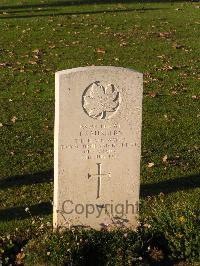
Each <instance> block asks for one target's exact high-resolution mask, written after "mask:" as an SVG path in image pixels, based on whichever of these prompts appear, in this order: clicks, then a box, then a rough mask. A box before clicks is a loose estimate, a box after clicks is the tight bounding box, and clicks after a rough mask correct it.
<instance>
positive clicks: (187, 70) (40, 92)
mask: <svg viewBox="0 0 200 266" xmlns="http://www.w3.org/2000/svg"><path fill="white" fill-rule="evenodd" d="M79 2H80V3H79ZM79 2H78V1H73V4H72V1H52V0H51V1H50V0H49V1H47V0H46V1H39V0H35V1H34V0H32V1H17V0H4V1H1V4H0V24H1V34H0V71H1V75H0V88H1V89H0V123H1V124H0V125H1V127H0V140H1V143H0V144H1V145H0V233H3V234H5V233H12V232H13V231H15V230H16V228H18V229H19V228H21V229H23V230H28V229H29V227H30V224H31V222H32V220H31V219H30V217H29V215H28V214H27V213H26V212H25V208H26V207H29V208H30V211H31V213H32V215H33V216H34V215H36V216H40V217H43V218H44V219H45V221H51V219H52V208H51V201H52V200H53V193H52V192H53V182H52V169H53V124H54V73H55V72H56V71H58V70H62V69H67V68H73V67H79V66H89V65H113V66H121V67H128V68H133V69H136V70H138V71H140V72H143V73H144V100H143V132H142V160H141V182H142V185H141V196H142V197H141V204H142V205H141V208H140V211H141V215H142V216H144V217H145V215H147V214H148V213H149V210H150V208H151V205H150V204H149V201H148V196H151V197H152V196H155V197H157V196H158V194H159V193H160V192H163V193H164V195H165V196H164V203H166V205H167V204H169V202H170V203H171V204H172V205H173V204H175V203H176V202H177V201H180V202H183V201H184V202H186V203H187V204H188V205H189V206H191V207H192V206H196V205H197V206H198V203H200V196H199V195H200V194H199V193H200V189H199V187H200V181H199V178H200V176H199V172H200V170H199V166H200V141H199V135H200V94H199V79H200V76H199V73H198V67H199V55H200V47H199V41H200V38H199V37H200V31H199V24H200V20H199V9H198V8H197V7H198V5H199V4H198V3H192V2H172V3H171V2H159V3H144V2H141V3H138V2H134V1H121V3H120V1H112V3H106V1H104V2H103V1H96V2H97V3H96V4H93V3H92V1H91V3H89V2H90V1H87V3H84V0H83V1H79ZM47 3H48V4H47ZM69 3H71V4H69ZM68 4H69V5H68ZM98 48H102V49H104V50H105V53H98V52H97V49H98ZM165 155H167V161H166V162H163V157H164V156H165ZM150 162H153V163H154V166H153V167H151V168H149V167H148V163H150Z"/></svg>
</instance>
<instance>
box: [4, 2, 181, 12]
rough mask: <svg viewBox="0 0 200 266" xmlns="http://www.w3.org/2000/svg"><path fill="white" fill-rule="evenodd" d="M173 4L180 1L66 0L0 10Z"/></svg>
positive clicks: (12, 6)
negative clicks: (99, 5) (98, 5)
mask: <svg viewBox="0 0 200 266" xmlns="http://www.w3.org/2000/svg"><path fill="white" fill-rule="evenodd" d="M164 2H166V3H173V2H182V1H181V0H177V1H169V0H141V1H139V0H95V1H92V0H73V1H71V0H68V1H54V2H51V3H40V4H21V5H5V6H0V10H6V9H18V8H47V7H50V8H51V7H65V6H81V5H97V4H128V3H141V4H145V3H164Z"/></svg>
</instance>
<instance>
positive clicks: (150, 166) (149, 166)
mask: <svg viewBox="0 0 200 266" xmlns="http://www.w3.org/2000/svg"><path fill="white" fill-rule="evenodd" d="M154 165H155V164H154V163H148V165H147V167H148V168H152V167H153V166H154Z"/></svg>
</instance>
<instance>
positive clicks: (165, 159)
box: [162, 154, 168, 163]
mask: <svg viewBox="0 0 200 266" xmlns="http://www.w3.org/2000/svg"><path fill="white" fill-rule="evenodd" d="M167 159H168V156H167V154H166V155H165V156H164V157H163V158H162V161H163V163H166V162H167Z"/></svg>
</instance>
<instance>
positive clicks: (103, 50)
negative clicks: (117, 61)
mask: <svg viewBox="0 0 200 266" xmlns="http://www.w3.org/2000/svg"><path fill="white" fill-rule="evenodd" d="M96 52H97V53H98V54H105V52H106V51H105V49H104V48H100V47H99V48H97V49H96Z"/></svg>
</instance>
